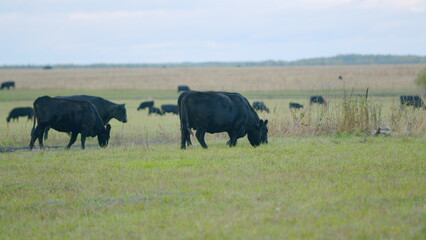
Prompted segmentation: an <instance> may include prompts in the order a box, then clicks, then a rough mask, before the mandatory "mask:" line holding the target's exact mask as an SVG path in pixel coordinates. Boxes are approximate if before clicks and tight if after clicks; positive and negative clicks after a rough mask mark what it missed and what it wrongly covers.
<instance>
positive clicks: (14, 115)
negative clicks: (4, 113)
mask: <svg viewBox="0 0 426 240" xmlns="http://www.w3.org/2000/svg"><path fill="white" fill-rule="evenodd" d="M33 116H34V110H33V109H32V108H30V107H17V108H14V109H12V111H10V113H9V116H8V117H7V118H6V121H7V122H10V119H12V121H14V120H15V119H16V120H17V121H18V118H19V117H27V118H28V120H31V119H32V118H33Z"/></svg>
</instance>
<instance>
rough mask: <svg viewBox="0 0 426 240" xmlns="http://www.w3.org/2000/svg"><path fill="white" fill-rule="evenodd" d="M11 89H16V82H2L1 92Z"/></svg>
mask: <svg viewBox="0 0 426 240" xmlns="http://www.w3.org/2000/svg"><path fill="white" fill-rule="evenodd" d="M11 87H13V88H15V82H13V81H9V82H2V83H1V87H0V90H3V89H4V88H7V90H9V88H11Z"/></svg>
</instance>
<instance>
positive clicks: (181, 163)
mask: <svg viewBox="0 0 426 240" xmlns="http://www.w3.org/2000/svg"><path fill="white" fill-rule="evenodd" d="M423 67H425V66H422V65H403V66H346V67H283V68H236V67H235V68H231V67H228V68H193V69H192V68H189V69H184V68H182V69H180V68H176V69H53V70H49V71H45V70H0V79H1V81H6V80H14V81H16V83H17V89H16V90H11V91H0V192H1V194H0V239H28V238H31V239H46V238H53V239H81V238H85V239H117V238H122V239H424V238H426V214H425V213H426V201H425V199H426V187H425V186H426V185H425V183H426V167H425V166H426V148H425V146H426V135H425V133H426V111H425V110H423V109H416V110H415V109H412V108H401V107H400V106H399V99H398V95H401V94H411V95H416V94H419V95H420V94H421V92H419V90H418V89H417V88H416V87H415V85H414V83H413V80H414V78H415V76H416V75H417V73H418V71H420V69H422V68H423ZM339 75H342V76H343V77H344V81H339V80H338V79H337V76H339ZM259 81H260V82H259ZM180 84H187V85H189V86H190V87H192V88H194V89H201V90H212V89H213V90H225V91H237V92H241V93H243V95H244V96H246V97H247V98H248V99H249V100H250V101H254V100H262V101H264V102H265V104H266V105H267V106H268V107H269V108H270V110H271V112H270V113H264V112H263V113H259V116H260V117H261V118H263V119H268V120H269V122H270V125H269V136H270V139H269V144H267V145H262V146H260V147H257V148H252V147H251V146H250V144H249V143H248V140H247V138H242V139H239V141H238V145H237V146H236V147H234V148H229V147H227V146H226V144H225V143H226V141H227V140H228V139H227V135H226V134H215V135H209V134H207V136H206V142H207V144H208V145H209V149H207V150H206V149H202V148H201V146H200V145H199V144H198V142H197V141H196V140H195V138H193V143H194V146H193V147H190V148H188V149H187V150H185V151H183V150H180V149H179V147H180V144H179V141H180V132H179V119H178V117H177V116H176V115H171V114H167V115H165V116H148V115H147V110H144V111H137V110H136V109H137V107H138V105H139V104H140V102H142V101H145V100H151V99H152V100H155V105H156V106H157V107H160V105H161V104H174V103H176V99H177V97H178V93H177V92H176V86H177V85H180ZM367 87H368V88H369V97H368V99H366V98H365V97H364V96H363V94H364V93H365V89H366V88H367ZM73 94H89V95H97V96H102V97H104V98H107V99H109V100H111V101H113V102H116V103H126V108H127V114H128V123H125V124H123V123H120V122H118V121H117V120H115V119H113V120H111V121H110V123H111V125H112V130H111V140H110V144H109V146H108V147H107V148H105V149H101V148H99V146H98V145H97V140H96V139H94V138H88V141H87V143H86V144H87V145H88V146H89V147H88V149H86V150H81V149H79V148H80V139H79V138H78V139H77V141H76V143H75V144H74V145H73V146H74V148H73V149H70V150H65V149H63V147H64V146H66V144H67V143H68V141H69V136H68V135H67V134H64V133H58V132H56V131H54V130H51V131H50V132H49V139H48V140H47V141H46V142H45V146H46V147H47V149H46V150H39V149H38V143H37V142H36V147H37V149H36V150H34V151H28V150H27V147H28V144H29V140H30V136H29V134H30V131H31V128H32V124H33V123H32V121H27V120H26V119H24V118H20V119H19V122H11V123H9V124H7V123H6V117H7V115H8V113H9V111H10V110H11V109H12V108H14V107H21V106H32V102H33V101H34V99H35V98H37V97H38V96H42V95H49V96H58V95H73ZM310 95H323V96H325V98H326V100H327V101H328V105H327V106H317V105H312V106H309V104H308V97H309V96H310ZM289 102H298V103H301V104H303V105H305V107H304V108H303V109H302V110H296V111H294V110H289V108H288V104H289ZM384 126H386V127H389V128H390V129H391V131H392V135H391V136H378V137H374V136H369V135H370V132H371V131H373V130H375V129H377V128H378V127H384Z"/></svg>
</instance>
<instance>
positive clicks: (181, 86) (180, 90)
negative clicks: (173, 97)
mask: <svg viewBox="0 0 426 240" xmlns="http://www.w3.org/2000/svg"><path fill="white" fill-rule="evenodd" d="M177 91H178V92H186V91H190V89H189V87H188V86H186V85H179V86H178V89H177Z"/></svg>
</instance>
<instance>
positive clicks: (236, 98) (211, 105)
mask: <svg viewBox="0 0 426 240" xmlns="http://www.w3.org/2000/svg"><path fill="white" fill-rule="evenodd" d="M178 108H179V118H180V126H181V148H182V149H185V148H186V146H187V144H188V145H190V144H191V141H190V132H191V128H192V129H195V130H196V133H195V136H196V137H197V139H198V141H199V142H200V144H201V146H202V147H203V148H207V144H206V142H205V141H204V135H205V133H206V132H208V133H219V132H227V133H228V136H229V138H230V141H229V142H228V144H229V146H235V145H236V144H237V139H238V138H242V137H244V136H245V135H247V137H248V140H249V142H250V144H251V145H252V146H258V145H260V144H261V143H267V133H268V127H267V125H268V120H265V121H263V120H261V119H259V117H258V115H257V114H256V112H255V111H254V109H253V108H252V107H251V106H250V103H249V102H248V100H247V99H246V98H244V97H243V96H242V95H241V94H239V93H227V92H195V91H192V92H185V93H182V94H181V95H180V96H179V99H178Z"/></svg>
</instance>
